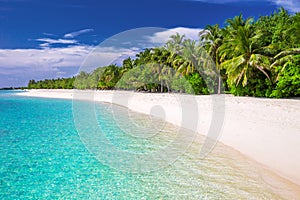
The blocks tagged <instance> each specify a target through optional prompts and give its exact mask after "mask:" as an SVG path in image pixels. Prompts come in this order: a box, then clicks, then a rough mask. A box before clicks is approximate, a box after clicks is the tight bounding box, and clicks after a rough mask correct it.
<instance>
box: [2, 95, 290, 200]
mask: <svg viewBox="0 0 300 200" xmlns="http://www.w3.org/2000/svg"><path fill="white" fill-rule="evenodd" d="M112 109H113V112H114V113H113V114H112ZM124 113H128V111H127V110H126V109H125V108H121V107H117V106H112V105H109V104H97V105H96V115H97V118H98V121H99V124H101V128H102V129H103V130H104V132H105V134H106V137H107V138H108V140H109V141H111V142H112V143H113V144H114V146H117V147H118V148H119V149H121V150H126V151H128V152H141V153H145V152H152V151H155V150H156V149H158V148H161V147H163V146H164V145H166V144H167V143H168V142H169V141H171V140H172V139H173V137H174V136H173V135H172V131H175V130H176V127H174V126H172V125H167V126H166V129H167V130H165V131H164V134H162V135H161V136H159V139H157V138H156V139H152V137H147V138H143V139H142V140H137V141H134V139H132V138H133V137H132V135H129V136H128V135H127V134H126V133H125V132H124V131H123V132H122V130H127V131H130V123H139V124H143V122H145V121H147V120H149V117H148V116H144V115H140V114H136V113H132V112H130V116H132V118H131V120H130V122H128V119H126V117H124V116H126V115H124ZM112 117H113V118H115V120H116V121H118V122H119V126H123V125H124V127H121V128H120V127H119V128H117V127H116V125H115V124H114V123H113V122H112V121H114V120H112ZM0 119H1V120H0V137H1V140H0V163H1V164H0V199H282V198H283V197H288V195H293V192H292V191H291V190H292V189H290V188H289V185H287V184H285V183H281V182H280V180H276V181H278V183H277V184H276V186H272V185H270V183H268V182H267V181H266V178H265V176H267V175H265V174H264V172H263V171H261V169H260V168H259V166H257V165H255V164H254V163H253V162H252V161H249V160H247V159H245V158H244V157H243V156H241V155H240V154H238V153H237V152H235V151H233V150H231V149H229V148H227V147H225V146H223V145H221V144H219V145H218V146H217V147H216V148H215V150H214V151H213V152H212V153H211V154H210V155H209V156H208V157H207V158H206V159H204V160H200V159H199V158H198V152H199V148H200V145H201V141H200V142H198V143H195V144H193V145H192V146H191V148H190V149H189V150H188V151H187V152H186V153H185V154H184V155H182V156H180V157H179V158H178V159H177V161H176V162H174V163H171V164H170V165H168V166H166V167H163V168H160V169H159V170H157V171H152V172H146V173H130V172H124V171H120V170H118V169H116V168H113V167H110V166H109V165H107V164H106V163H101V162H99V161H98V160H97V159H96V157H95V156H94V155H93V154H91V153H90V152H89V151H88V150H87V148H85V146H84V145H83V143H82V141H81V139H80V136H79V134H78V133H77V131H76V128H75V124H74V121H73V114H72V101H70V100H58V99H43V98H29V97H21V96H16V95H14V92H9V91H5V92H3V91H1V92H0ZM153 123H157V124H153V127H156V126H158V125H160V124H161V123H162V122H161V121H159V120H154V122H153ZM122 124H123V125H122ZM153 127H147V126H146V127H145V129H143V130H144V131H146V130H149V131H150V130H151V129H153ZM134 132H135V133H134ZM132 133H134V135H135V136H136V135H137V134H138V132H137V131H136V130H132ZM111 159H112V160H113V159H114V158H111ZM270 177H271V178H272V176H268V180H270ZM272 180H273V179H272ZM283 193H284V195H282V194H283ZM290 197H291V196H289V198H290ZM289 198H287V199H289Z"/></svg>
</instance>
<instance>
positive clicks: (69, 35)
mask: <svg viewBox="0 0 300 200" xmlns="http://www.w3.org/2000/svg"><path fill="white" fill-rule="evenodd" d="M92 31H94V29H91V28H88V29H83V30H80V31H75V32H71V33H67V34H65V35H64V38H74V37H77V36H78V35H81V34H84V33H89V32H92Z"/></svg>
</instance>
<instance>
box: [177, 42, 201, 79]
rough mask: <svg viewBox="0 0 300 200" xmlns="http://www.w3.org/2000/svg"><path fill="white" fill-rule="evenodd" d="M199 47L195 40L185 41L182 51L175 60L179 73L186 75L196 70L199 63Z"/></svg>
mask: <svg viewBox="0 0 300 200" xmlns="http://www.w3.org/2000/svg"><path fill="white" fill-rule="evenodd" d="M198 48H199V47H198V46H197V44H196V41H195V40H190V39H186V40H184V41H183V48H182V50H181V52H180V53H179V55H177V56H176V57H175V58H174V60H173V66H174V68H175V69H176V71H177V74H181V75H183V76H185V75H188V74H191V73H193V72H194V71H195V68H196V66H197V64H198V62H197V60H198V58H197V53H196V52H197V51H198Z"/></svg>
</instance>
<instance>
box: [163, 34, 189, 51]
mask: <svg viewBox="0 0 300 200" xmlns="http://www.w3.org/2000/svg"><path fill="white" fill-rule="evenodd" d="M184 37H185V35H180V34H179V33H176V34H175V35H172V36H171V37H170V40H168V41H167V43H166V45H165V48H166V49H167V50H169V51H170V52H172V53H175V54H179V53H180V52H181V50H182V43H183V41H184Z"/></svg>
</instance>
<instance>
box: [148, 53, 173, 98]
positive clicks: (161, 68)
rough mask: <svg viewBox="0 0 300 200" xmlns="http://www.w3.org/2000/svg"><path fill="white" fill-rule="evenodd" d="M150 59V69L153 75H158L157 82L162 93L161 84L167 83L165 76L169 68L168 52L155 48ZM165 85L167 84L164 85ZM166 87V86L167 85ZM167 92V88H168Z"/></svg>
mask: <svg viewBox="0 0 300 200" xmlns="http://www.w3.org/2000/svg"><path fill="white" fill-rule="evenodd" d="M151 55H152V57H151V67H152V70H153V72H154V73H156V74H157V75H158V81H160V92H163V89H164V87H163V82H164V80H165V82H167V81H166V80H167V78H166V76H167V75H168V73H169V72H170V71H169V70H168V68H170V66H169V63H168V61H169V57H170V52H169V51H168V50H166V49H164V48H155V49H153V51H152V54H151ZM166 84H167V83H166ZM167 85H168V84H167ZM168 90H169V86H168Z"/></svg>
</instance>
